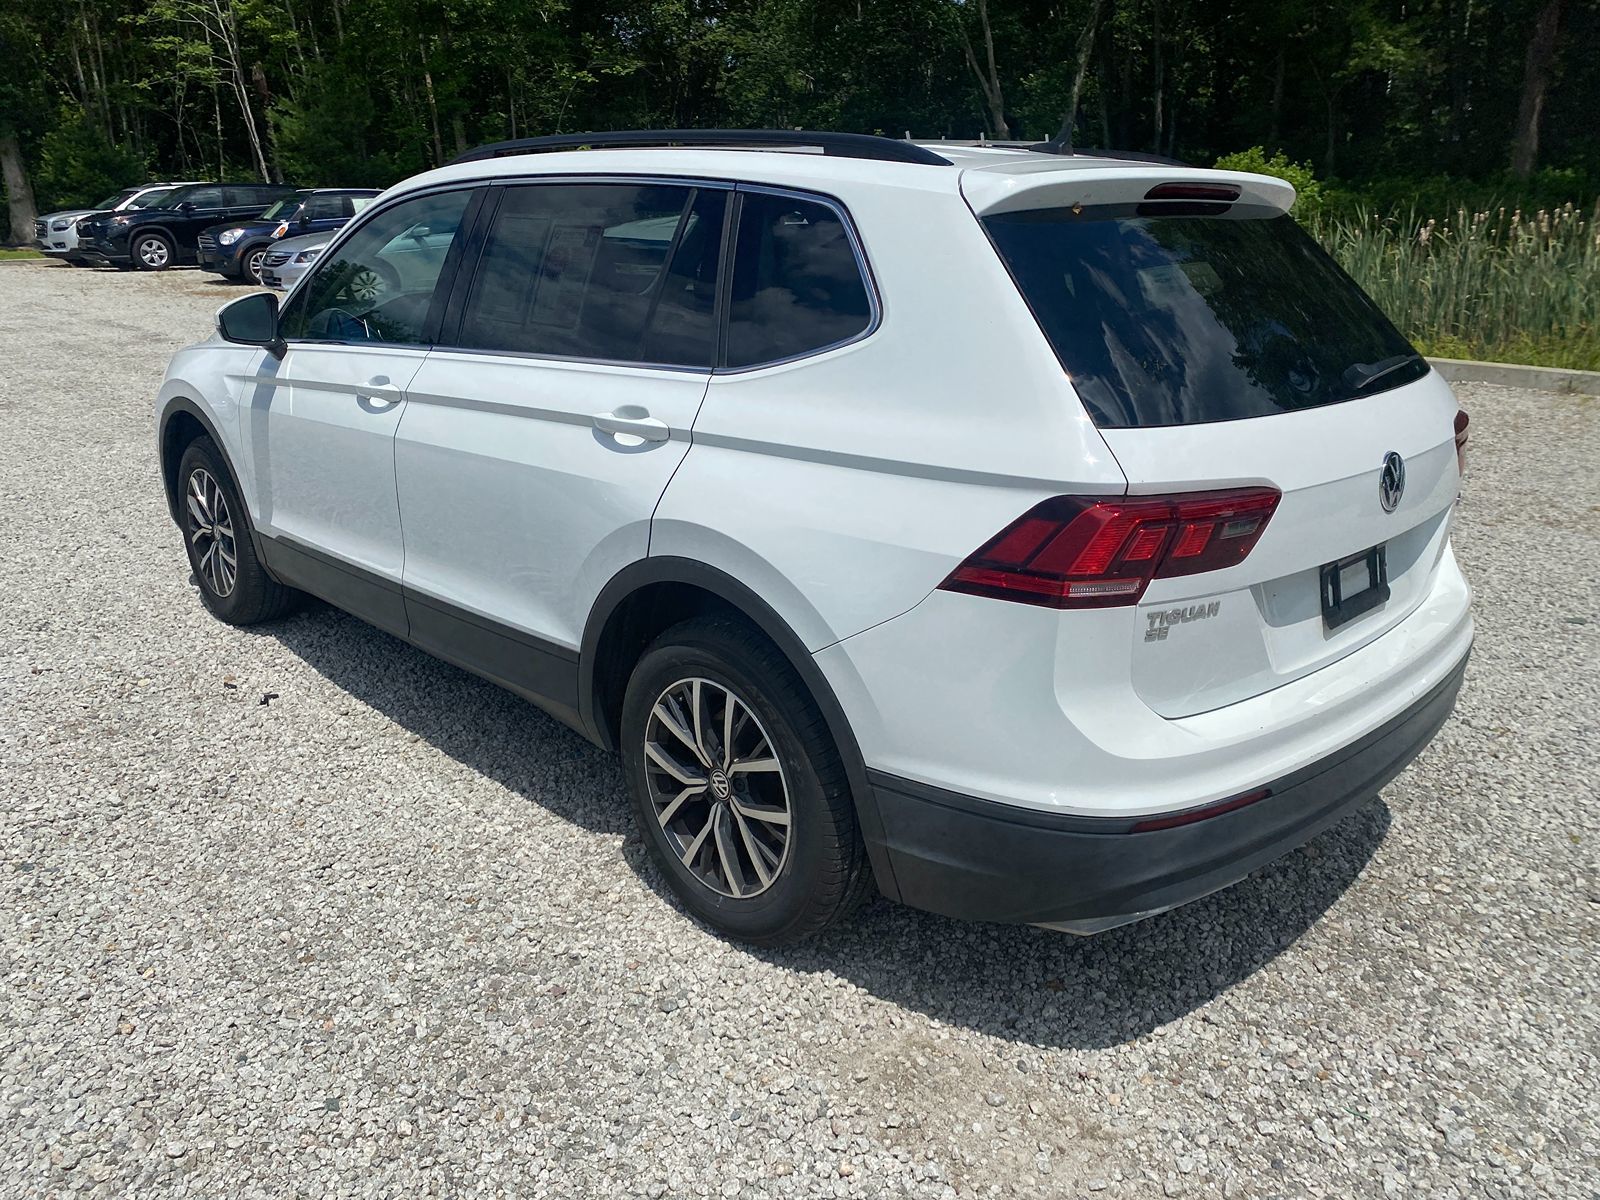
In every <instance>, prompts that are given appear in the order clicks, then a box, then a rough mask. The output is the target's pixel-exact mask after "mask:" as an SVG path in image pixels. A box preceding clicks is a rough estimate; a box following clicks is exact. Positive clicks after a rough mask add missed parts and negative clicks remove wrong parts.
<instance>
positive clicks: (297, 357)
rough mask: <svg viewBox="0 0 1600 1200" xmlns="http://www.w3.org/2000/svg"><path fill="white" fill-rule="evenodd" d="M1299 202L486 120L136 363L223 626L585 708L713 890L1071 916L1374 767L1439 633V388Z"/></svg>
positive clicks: (1448, 658) (1445, 517) (1258, 183)
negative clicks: (417, 662) (164, 362)
mask: <svg viewBox="0 0 1600 1200" xmlns="http://www.w3.org/2000/svg"><path fill="white" fill-rule="evenodd" d="M1042 149H1045V150H1050V149H1052V147H1048V146H1046V147H1043V148H1042ZM1292 199H1293V193H1292V190H1291V189H1290V188H1289V187H1288V186H1287V185H1286V184H1284V183H1282V182H1281V181H1279V180H1276V179H1270V178H1266V177H1262V176H1257V175H1246V174H1234V173H1229V172H1222V171H1211V170H1198V169H1193V168H1186V167H1183V166H1180V165H1166V164H1162V163H1153V162H1148V161H1133V160H1131V159H1118V158H1109V157H1088V156H1081V155H1077V156H1075V155H1064V154H1059V153H1048V152H1047V153H1034V152H1030V151H1029V150H1025V149H996V148H988V147H954V146H948V145H927V146H924V145H915V144H910V143H905V142H895V141H889V140H886V139H879V138H869V137H862V136H856V135H837V134H809V133H808V134H798V133H757V132H748V131H738V132H725V133H717V132H694V133H689V132H684V131H673V132H666V133H663V132H654V133H634V134H587V135H582V136H580V137H574V138H554V139H534V140H532V141H525V142H517V143H507V144H503V145H499V146H493V147H486V148H484V149H483V150H480V151H475V152H474V153H472V154H470V155H467V156H466V157H465V158H463V159H461V160H459V161H457V162H456V163H453V164H451V165H449V166H447V167H444V168H442V169H440V170H436V171H432V172H429V173H428V174H425V175H421V176H418V177H417V178H415V179H411V180H409V181H407V182H405V183H403V184H401V185H399V186H398V187H395V188H393V189H391V190H390V191H388V192H386V193H385V194H384V195H383V196H382V197H380V198H379V199H378V200H377V201H375V202H374V203H373V204H372V206H371V207H370V208H369V209H368V210H367V211H366V212H364V213H362V214H361V215H360V216H359V217H358V218H357V219H356V220H355V221H353V222H351V224H350V225H349V226H348V227H346V228H345V229H344V230H343V231H342V232H341V233H340V234H339V235H338V236H337V238H336V240H334V242H333V243H332V244H331V245H330V247H329V248H328V250H327V251H326V252H324V253H323V255H322V256H321V258H320V259H319V260H318V262H317V263H316V265H315V267H314V268H313V269H312V271H311V272H310V273H309V274H308V275H307V276H305V278H303V279H302V280H301V281H300V283H299V284H298V285H297V286H295V288H294V289H293V290H292V291H291V292H290V293H289V294H288V295H287V297H286V298H285V299H284V300H283V302H282V305H281V309H280V305H279V298H278V297H277V296H276V295H274V294H271V293H258V294H254V295H251V296H248V297H245V298H243V299H241V300H238V301H235V302H234V303H233V304H230V305H229V306H227V307H226V308H224V309H223V310H222V311H221V312H220V313H219V314H218V328H219V333H220V336H219V337H216V338H213V339H212V340H211V341H209V342H206V343H204V344H202V345H198V346H194V347H191V348H189V349H186V350H183V351H180V352H179V353H178V354H177V355H176V356H175V357H174V359H173V361H172V364H171V367H170V368H169V370H168V373H167V378H166V382H165V383H164V384H163V386H162V388H161V393H160V399H159V402H158V406H157V410H158V422H159V450H160V457H161V470H162V474H163V476H164V479H165V483H166V490H167V498H168V502H169V504H170V506H171V510H172V515H173V517H174V519H175V520H176V521H177V522H178V524H179V526H180V527H181V528H182V530H183V531H184V542H185V545H186V546H187V547H188V554H189V559H190V564H191V566H192V567H193V570H194V573H195V576H196V578H197V580H198V584H199V589H200V595H201V598H202V599H203V601H204V603H205V604H206V606H207V607H208V608H209V609H210V610H211V611H212V612H213V613H215V614H216V615H217V616H218V617H220V618H221V619H223V620H225V621H229V622H234V623H240V624H242V623H248V622H254V621H261V620H265V619H267V618H270V617H274V616H276V615H278V614H280V613H283V612H284V611H285V610H286V609H287V608H288V607H289V605H290V604H291V603H292V600H293V597H294V595H295V593H296V591H303V592H309V593H313V594H315V595H317V596H320V597H323V598H324V599H326V600H328V601H331V602H332V603H333V604H335V605H338V606H339V607H341V608H344V609H347V610H349V611H350V612H352V613H355V614H357V615H359V616H361V617H363V618H365V619H366V620H368V621H370V622H371V623H373V624H374V625H377V626H379V627H380V628H383V629H386V630H388V631H390V632H391V633H393V634H395V635H397V636H399V637H401V638H404V639H406V640H408V641H410V642H412V643H413V644H415V645H417V646H420V647H422V648H423V649H425V650H427V651H429V652H431V653H433V654H436V655H438V656H440V657H441V658H444V659H447V660H449V661H450V662H453V663H457V664H459V665H460V666H463V667H465V668H467V669H468V670H471V671H474V672H476V673H478V674H480V675H482V676H484V677H486V678H488V679H491V680H493V681H495V682H496V683H499V684H501V685H503V686H505V687H508V688H510V689H512V690H514V691H516V692H518V693H520V694H522V695H524V696H526V697H528V698H529V699H530V700H532V701H534V702H535V703H536V704H538V705H539V706H541V707H542V708H544V709H545V710H546V711H548V712H549V713H551V714H553V715H554V716H555V717H557V718H558V719H560V720H562V721H564V722H566V723H568V724H570V725H571V726H573V727H574V728H576V729H578V730H580V731H582V732H583V733H584V734H585V735H586V736H588V737H589V738H591V739H593V740H594V741H595V742H597V743H599V744H600V745H601V746H604V747H608V748H612V749H616V750H618V751H620V752H621V755H622V759H623V762H624V765H625V767H626V778H627V785H628V788H629V790H630V792H631V795H632V799H633V804H634V807H635V810H636V814H637V819H638V821H639V823H640V826H641V827H642V829H643V830H644V831H645V837H646V840H647V842H648V844H649V846H650V847H651V851H652V853H653V855H654V857H655V859H656V861H657V862H658V863H659V864H660V867H661V870H662V872H663V874H664V875H665V876H666V878H667V879H668V880H669V881H670V883H671V885H672V887H673V888H674V889H675V891H676V892H677V894H678V895H679V896H680V897H681V898H682V901H683V903H684V904H685V906H686V907H688V908H689V909H690V910H691V911H692V912H693V913H694V914H696V915H697V916H699V917H700V918H702V919H703V920H704V921H706V922H707V923H708V924H710V925H712V926H714V927H715V928H716V929H718V930H721V931H723V932H724V933H726V934H729V935H731V936H735V937H738V938H742V939H747V940H750V941H753V942H760V943H769V944H770V943H778V942H784V941H790V940H793V939H795V938H798V937H802V936H804V935H806V934H809V933H812V932H814V931H816V930H818V929H820V928H821V927H822V926H824V925H826V924H827V923H828V922H830V921H832V920H834V919H835V918H837V917H838V916H839V915H840V914H841V913H843V912H845V911H846V910H847V909H848V907H849V906H850V904H851V902H852V901H853V900H854V899H855V898H856V897H857V896H858V895H859V894H860V893H861V892H863V891H864V890H865V889H866V888H867V887H868V886H869V884H871V883H875V884H876V886H877V888H878V890H880V891H881V892H883V893H884V894H885V895H887V896H889V897H891V898H895V899H898V900H901V901H903V902H905V903H907V904H912V905H916V906H918V907H921V908H926V909H931V910H933V911H935V912H939V913H945V914H949V915H952V916H959V917H966V918H974V919H983V920H994V921H1021V922H1032V923H1036V924H1041V925H1047V926H1052V927H1055V928H1060V929H1065V930H1069V931H1072V932H1077V933H1091V932H1094V931H1097V930H1101V929H1106V928H1109V927H1111V926H1114V925H1118V924H1122V923H1124V922H1127V921H1131V920H1134V919H1137V918H1139V917H1142V916H1147V915H1149V914H1151V913H1154V912H1159V911H1162V910H1164V909H1168V908H1171V907H1173V906H1175V905H1178V904H1182V903H1184V902H1186V901H1189V900H1192V899H1195V898H1196V897H1199V896H1203V895H1205V894H1207V893H1209V892H1212V891H1215V890H1216V889H1218V888H1221V887H1224V886H1226V885H1228V884H1230V883H1232V882H1234V881H1236V880H1238V879H1240V878H1241V877H1243V876H1244V875H1246V874H1247V873H1248V872H1250V871H1251V870H1253V869H1254V868H1256V867H1258V866H1260V865H1261V864H1263V863H1265V862H1267V861H1269V860H1271V859H1273V858H1275V857H1277V856H1279V855H1282V854H1284V853H1285V852H1286V851H1288V850H1289V849H1291V848H1293V847H1295V846H1298V845H1300V844H1301V843H1303V842H1305V841H1306V840H1307V839H1309V838H1310V837H1312V836H1313V835H1314V834H1316V833H1317V832H1318V831H1320V830H1322V829H1323V828H1325V827H1327V826H1328V825H1330V824H1332V823H1333V822H1334V821H1336V820H1338V819H1339V818H1340V817H1341V816H1342V815H1343V814H1344V813H1346V812H1347V811H1349V810H1350V809H1351V808H1353V807H1354V806H1356V805H1358V804H1360V803H1362V802H1363V801H1365V800H1367V799H1368V798H1370V797H1372V796H1373V795H1374V794H1376V793H1377V791H1378V790H1379V788H1381V787H1382V786H1383V785H1384V784H1385V783H1386V782H1387V781H1388V780H1389V779H1390V778H1392V777H1393V776H1394V775H1395V773H1396V772H1398V771H1399V770H1400V769H1401V768H1402V767H1403V766H1404V765H1405V764H1406V763H1407V762H1409V761H1410V760H1411V759H1412V758H1413V757H1414V756H1415V755H1416V754H1417V753H1418V751H1419V750H1421V748H1422V747H1423V746H1424V745H1425V744H1426V743H1427V742H1428V740H1429V739H1430V738H1431V737H1432V736H1433V734H1434V733H1435V731H1436V730H1437V729H1438V728H1439V726H1440V724H1441V723H1442V722H1443V721H1444V720H1445V718H1446V717H1447V716H1448V715H1449V713H1450V710H1451V708H1452V706H1453V704H1454V701H1455V696H1456V691H1457V689H1458V687H1459V686H1460V682H1461V677H1462V672H1463V670H1464V667H1465V663H1466V658H1467V653H1468V650H1469V648H1470V645H1471V642H1472V618H1471V616H1470V613H1469V592H1468V588H1467V584H1466V582H1465V580H1464V579H1463V578H1462V575H1461V572H1460V571H1459V569H1458V568H1457V566H1456V560H1455V557H1454V555H1453V553H1452V551H1451V546H1450V525H1451V517H1452V513H1453V510H1454V504H1455V500H1456V495H1457V489H1458V482H1459V478H1460V467H1459V455H1460V453H1461V449H1462V447H1461V444H1460V443H1461V442H1462V441H1464V430H1463V429H1461V428H1458V425H1459V424H1464V422H1463V421H1462V418H1461V417H1460V415H1459V412H1458V408H1457V404H1456V401H1455V399H1454V398H1453V397H1452V395H1451V393H1450V389H1449V388H1448V387H1447V386H1446V385H1445V384H1444V382H1443V381H1442V380H1440V378H1439V377H1438V376H1437V375H1436V374H1434V373H1432V372H1431V371H1430V370H1429V368H1428V366H1427V364H1426V363H1425V362H1424V361H1423V360H1422V359H1421V358H1419V357H1418V356H1417V354H1416V352H1415V351H1414V350H1413V349H1412V348H1411V347H1410V346H1409V345H1408V344H1407V343H1406V341H1405V339H1404V338H1403V337H1401V336H1400V334H1399V333H1397V332H1396V331H1395V329H1394V327H1393V326H1392V325H1390V323H1389V322H1388V321H1387V320H1386V319H1385V318H1384V317H1383V315H1382V314H1381V313H1380V312H1379V311H1378V309H1377V308H1376V307H1375V306H1374V305H1373V304H1372V302H1371V301H1370V300H1368V299H1367V297H1366V296H1364V295H1363V294H1362V293H1361V292H1360V291H1359V290H1358V289H1357V288H1356V286H1355V285H1354V284H1353V283H1352V282H1351V281H1350V280H1349V279H1348V278H1347V277H1346V276H1345V275H1344V274H1343V273H1342V272H1341V271H1340V270H1339V269H1338V268H1337V267H1336V266H1335V265H1334V264H1333V263H1332V262H1331V261H1330V260H1329V259H1328V258H1327V257H1326V256H1325V255H1324V254H1323V253H1322V252H1321V251H1320V250H1319V249H1318V248H1317V247H1316V246H1315V245H1314V244H1313V243H1312V242H1311V240H1310V239H1309V238H1308V237H1306V235H1305V234H1303V233H1302V232H1301V231H1300V230H1299V229H1298V228H1297V227H1296V225H1295V224H1294V222H1293V221H1292V220H1291V219H1290V218H1289V217H1288V216H1286V215H1285V210H1286V209H1287V208H1288V207H1289V204H1290V202H1291V200H1292Z"/></svg>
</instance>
